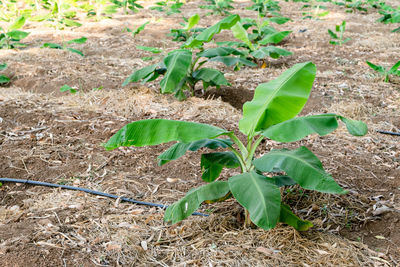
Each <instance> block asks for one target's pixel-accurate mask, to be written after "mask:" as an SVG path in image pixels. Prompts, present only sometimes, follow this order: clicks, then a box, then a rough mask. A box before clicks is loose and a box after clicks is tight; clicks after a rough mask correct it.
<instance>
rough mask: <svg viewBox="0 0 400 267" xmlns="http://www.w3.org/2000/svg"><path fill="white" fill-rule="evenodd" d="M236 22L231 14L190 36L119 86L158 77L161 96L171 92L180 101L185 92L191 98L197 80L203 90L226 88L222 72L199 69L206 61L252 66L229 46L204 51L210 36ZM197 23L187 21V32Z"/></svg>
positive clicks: (135, 72) (152, 79) (234, 16)
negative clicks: (158, 60)
mask: <svg viewBox="0 0 400 267" xmlns="http://www.w3.org/2000/svg"><path fill="white" fill-rule="evenodd" d="M239 20H240V17H239V16H238V15H232V16H229V17H226V18H224V19H222V20H221V21H219V22H218V23H216V24H215V25H213V26H211V27H209V28H207V29H205V30H203V31H202V32H201V33H200V34H198V35H196V36H191V37H190V38H189V39H188V40H187V41H186V43H185V44H183V45H182V48H180V49H176V50H173V51H171V52H169V53H168V54H167V56H166V57H164V58H163V60H162V61H161V62H160V63H157V64H154V65H151V66H147V67H144V68H142V69H139V70H136V71H134V72H133V73H132V74H131V75H130V76H129V77H128V78H127V79H126V80H125V82H124V83H123V86H125V85H128V84H129V83H131V82H138V81H142V83H146V82H150V81H154V80H155V79H157V78H158V77H159V76H160V75H162V76H164V77H163V79H162V80H161V81H160V91H161V93H162V94H171V93H174V94H175V96H176V97H177V98H178V99H179V100H183V99H185V98H186V94H185V91H188V92H189V93H190V94H191V95H194V90H195V86H196V84H197V83H198V82H199V81H202V83H203V90H207V89H208V87H210V86H215V87H217V88H219V87H220V86H222V85H230V84H229V82H228V81H227V80H226V78H225V77H224V74H223V73H222V72H220V71H219V70H216V69H213V68H207V67H203V65H204V64H206V63H207V62H209V61H217V62H222V63H224V64H225V65H227V66H238V65H239V64H243V65H249V66H256V64H254V63H253V62H251V61H249V60H247V59H245V58H243V56H244V53H243V52H241V51H239V50H237V49H234V48H230V47H225V48H222V47H217V48H209V49H205V48H204V43H208V42H210V41H211V40H212V38H213V37H214V35H215V34H217V33H219V32H221V31H222V30H225V29H230V28H231V27H232V26H233V25H235V24H236V23H237V22H238V21H239ZM197 22H198V20H197V19H196V18H194V19H193V20H191V22H190V23H189V24H188V26H187V27H188V29H190V28H192V27H193V26H194V25H196V23H197ZM196 51H198V52H196Z"/></svg>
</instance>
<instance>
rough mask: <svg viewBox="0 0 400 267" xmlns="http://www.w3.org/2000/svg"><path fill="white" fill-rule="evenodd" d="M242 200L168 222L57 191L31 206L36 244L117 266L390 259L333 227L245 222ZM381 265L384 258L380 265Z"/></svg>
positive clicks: (152, 212) (157, 214)
mask: <svg viewBox="0 0 400 267" xmlns="http://www.w3.org/2000/svg"><path fill="white" fill-rule="evenodd" d="M235 210H236V211H237V204H236V203H235V202H227V203H223V204H221V205H219V210H218V211H217V212H216V213H215V214H213V215H211V216H210V217H208V218H201V217H198V216H192V217H190V218H189V219H188V220H186V221H183V222H181V223H178V224H176V225H172V226H168V225H166V224H164V223H162V211H160V210H156V209H154V208H148V207H138V206H135V205H131V204H126V203H119V202H118V201H117V202H112V201H107V200H105V199H101V198H96V197H93V196H88V195H85V194H82V193H77V192H70V191H59V190H52V192H51V193H46V194H42V195H40V196H39V197H37V198H35V199H34V201H32V202H30V204H29V205H28V206H26V211H25V212H26V213H27V214H34V215H35V216H36V217H38V218H45V219H38V220H37V221H36V224H35V226H34V227H35V229H36V234H35V239H36V241H35V242H36V243H37V244H38V245H41V246H52V247H58V248H60V249H76V250H79V251H81V252H82V253H84V254H85V255H86V257H88V258H90V260H91V261H92V262H93V263H95V264H97V265H98V264H101V265H107V264H111V265H113V266H160V265H161V266H277V265H279V266H314V265H327V266H389V265H388V263H387V262H386V260H385V259H384V258H381V257H382V255H380V254H378V253H376V252H373V251H371V250H369V249H368V248H367V247H366V246H364V245H362V244H360V243H357V242H351V241H348V240H344V239H342V238H340V237H338V236H335V235H332V234H329V233H327V232H318V231H311V232H308V233H304V234H301V233H299V232H297V231H296V230H294V229H293V228H291V227H286V226H282V225H280V226H278V227H276V228H275V229H273V230H270V231H264V230H262V229H245V228H243V227H242V226H241V223H240V222H239V219H238V218H235V217H233V216H232V212H233V211H235ZM379 264H381V265H379Z"/></svg>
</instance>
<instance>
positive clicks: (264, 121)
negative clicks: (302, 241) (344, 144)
mask: <svg viewBox="0 0 400 267" xmlns="http://www.w3.org/2000/svg"><path fill="white" fill-rule="evenodd" d="M315 74H316V67H315V65H314V64H312V63H311V62H306V63H301V64H297V65H295V66H293V67H292V68H291V69H289V70H287V71H285V72H284V73H283V74H282V75H281V76H279V77H278V78H276V79H275V80H272V81H270V82H268V83H263V84H260V85H259V86H258V87H257V88H256V90H255V94H254V98H253V100H252V101H250V102H247V103H245V104H244V106H243V117H242V119H241V120H240V121H239V131H240V132H241V133H242V134H244V135H245V138H243V139H245V140H246V141H245V142H242V141H241V138H239V137H238V136H237V135H236V134H235V133H234V132H233V131H231V130H225V129H222V128H219V127H215V126H212V125H208V124H201V123H195V122H186V121H174V120H165V119H149V120H140V121H135V122H132V123H129V124H127V125H125V126H124V127H123V128H122V129H120V130H119V131H118V132H117V133H116V134H114V135H113V136H112V137H111V138H110V139H109V140H108V142H107V143H106V144H104V147H105V148H106V149H108V150H111V149H115V148H118V147H121V146H138V147H142V146H152V145H158V144H162V143H168V142H173V141H175V142H176V143H175V144H173V145H172V146H171V147H170V148H169V149H168V150H166V151H165V152H164V153H162V154H161V155H160V156H159V157H158V158H159V164H160V165H163V164H166V163H167V162H169V161H171V160H176V159H178V158H179V157H181V156H183V155H184V154H185V153H186V152H187V151H197V150H199V149H200V148H202V147H206V148H209V149H217V148H220V149H226V150H227V151H225V152H212V153H206V154H203V155H202V156H201V162H200V165H201V169H202V179H203V180H204V182H206V184H205V185H203V186H200V187H198V188H194V189H192V190H190V191H189V192H188V193H187V194H186V196H185V197H183V198H182V199H180V200H179V201H177V202H175V203H174V204H172V205H170V206H169V207H168V208H167V209H166V211H165V215H164V219H165V221H167V222H172V223H176V222H179V221H181V220H183V219H185V218H187V217H188V216H190V215H191V214H192V213H193V212H194V211H195V210H196V209H197V208H199V206H200V205H201V204H202V203H203V202H207V203H212V202H216V201H224V200H226V199H228V198H230V197H234V198H235V199H236V200H237V202H239V204H240V205H242V206H243V207H244V209H245V214H246V216H245V218H246V219H245V224H246V225H250V224H251V223H254V224H255V225H257V226H259V227H261V228H263V229H271V228H273V227H275V225H276V224H277V223H278V222H283V223H286V224H289V225H291V226H293V227H294V228H296V229H297V230H299V231H303V230H307V229H308V228H310V227H311V226H312V224H311V222H309V221H304V220H302V219H300V218H299V217H297V216H296V215H295V214H294V213H293V212H292V211H291V209H290V207H289V206H287V205H286V204H284V203H282V199H281V190H280V187H283V186H290V185H294V184H298V185H300V186H301V187H303V188H305V189H309V190H316V191H319V192H324V193H336V194H344V193H346V191H345V190H343V189H342V188H341V187H340V186H339V185H338V184H337V183H336V182H335V180H334V179H333V178H332V177H331V175H329V174H328V173H327V172H325V170H324V169H323V166H322V164H321V162H320V161H319V159H318V158H317V156H316V155H314V154H313V153H312V152H311V151H310V150H309V149H307V148H306V147H304V146H302V147H300V148H297V149H294V150H289V149H272V148H270V150H269V152H267V153H266V154H265V155H263V156H261V157H259V158H255V152H256V149H257V147H258V146H259V145H260V143H261V141H262V140H264V139H271V140H275V141H278V142H283V143H286V142H295V141H298V140H301V139H302V138H303V137H305V136H307V135H310V134H314V133H316V134H319V135H320V136H323V135H326V134H328V133H330V132H332V131H334V130H335V129H336V128H337V127H338V121H339V120H341V121H342V122H343V123H344V124H345V125H346V126H347V129H348V131H349V132H350V134H352V135H355V136H362V135H365V134H366V133H367V126H366V125H365V124H364V123H363V122H361V121H355V120H350V119H346V118H344V117H342V116H340V115H336V114H321V115H311V116H305V117H296V116H297V115H298V114H299V113H300V111H301V110H302V108H303V106H304V105H305V103H306V102H307V99H308V98H309V95H310V92H311V88H312V85H313V82H314V79H315ZM222 136H224V137H225V138H221V137H222ZM237 167H239V168H240V170H241V174H239V175H235V176H232V177H230V178H229V179H227V180H222V179H220V178H219V177H220V173H221V170H222V169H223V168H237ZM282 173H285V174H284V175H282Z"/></svg>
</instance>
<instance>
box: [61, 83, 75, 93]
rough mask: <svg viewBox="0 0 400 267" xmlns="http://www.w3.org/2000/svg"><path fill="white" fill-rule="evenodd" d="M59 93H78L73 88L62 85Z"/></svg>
mask: <svg viewBox="0 0 400 267" xmlns="http://www.w3.org/2000/svg"><path fill="white" fill-rule="evenodd" d="M60 92H70V93H71V94H76V92H78V91H77V90H76V89H75V88H72V87H71V86H69V85H67V84H64V85H63V86H61V88H60Z"/></svg>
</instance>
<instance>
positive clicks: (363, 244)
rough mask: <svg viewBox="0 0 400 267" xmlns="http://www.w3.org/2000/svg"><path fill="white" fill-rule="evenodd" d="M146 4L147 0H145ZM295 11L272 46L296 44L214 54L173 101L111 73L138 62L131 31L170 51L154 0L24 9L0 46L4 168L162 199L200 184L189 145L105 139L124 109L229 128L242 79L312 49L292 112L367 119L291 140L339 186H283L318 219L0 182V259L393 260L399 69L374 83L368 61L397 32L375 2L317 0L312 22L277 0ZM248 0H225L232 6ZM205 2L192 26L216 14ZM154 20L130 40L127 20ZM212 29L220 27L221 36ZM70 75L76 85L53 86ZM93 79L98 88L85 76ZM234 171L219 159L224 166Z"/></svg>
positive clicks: (164, 20)
mask: <svg viewBox="0 0 400 267" xmlns="http://www.w3.org/2000/svg"><path fill="white" fill-rule="evenodd" d="M147 4H148V3H147ZM280 4H281V7H282V10H281V13H282V15H284V16H287V17H289V18H291V19H292V21H290V22H288V23H286V24H284V25H280V26H277V28H278V29H281V30H292V31H293V32H292V33H291V34H290V35H289V37H288V38H287V40H286V41H285V42H284V43H283V47H284V48H286V49H287V50H289V51H292V52H293V53H294V54H293V55H292V56H289V57H285V58H282V59H278V60H271V61H270V62H268V63H269V64H268V65H269V67H268V68H265V69H261V68H242V69H241V70H240V71H238V72H234V71H233V70H232V69H230V68H227V67H224V66H221V65H217V67H218V68H219V69H221V70H223V71H224V72H225V73H227V74H226V77H227V79H228V80H229V82H230V83H231V84H232V87H230V88H222V89H221V90H219V91H217V90H211V91H209V92H207V93H206V95H205V96H204V97H203V98H202V97H192V98H190V99H188V100H187V101H184V102H179V101H177V100H176V99H174V98H173V97H172V96H169V95H160V94H158V83H156V82H155V83H150V84H146V86H142V85H138V84H132V85H130V86H127V87H122V86H121V84H122V82H123V81H124V79H125V78H126V77H127V76H128V75H129V74H130V73H131V72H132V70H133V69H135V68H139V67H142V66H145V65H147V64H150V63H149V62H145V61H143V60H142V59H141V57H143V56H149V54H147V53H146V52H144V51H141V50H138V49H136V46H137V45H143V46H157V47H162V48H165V49H166V50H171V49H173V48H176V46H177V45H176V43H174V42H172V41H170V39H168V38H166V37H165V35H166V34H167V33H168V32H169V29H170V28H172V27H179V25H178V24H179V22H181V16H182V15H181V14H174V15H171V16H168V17H167V16H165V15H164V14H162V13H159V12H157V11H149V10H145V11H141V12H139V13H137V14H133V15H121V14H116V15H114V16H113V19H112V20H102V21H100V22H92V21H83V26H82V27H79V28H75V29H72V30H71V29H69V30H64V31H61V32H56V31H55V30H52V29H50V28H45V27H43V25H41V24H37V23H32V22H29V23H28V24H27V25H26V28H25V29H24V30H26V31H29V32H31V34H30V35H29V36H28V38H26V39H25V40H26V41H25V42H26V43H27V44H28V47H27V48H25V49H21V50H0V62H7V64H8V65H9V67H8V69H7V70H6V71H5V74H6V75H8V76H9V77H11V78H12V80H11V83H10V84H8V85H6V86H4V87H0V177H1V178H20V179H31V180H37V181H45V182H50V183H61V184H67V185H74V186H79V187H84V188H90V189H94V190H98V191H102V192H107V193H112V194H116V195H119V196H124V197H130V198H133V199H137V200H142V201H148V202H154V203H162V204H171V203H173V202H174V201H176V200H178V199H179V198H180V197H182V196H183V195H184V194H185V193H186V192H187V191H188V190H189V189H190V188H192V187H194V186H198V185H200V184H202V182H201V172H200V168H199V159H200V156H199V155H200V153H188V154H187V155H185V156H184V157H183V158H181V159H180V160H178V161H176V162H171V163H168V164H166V165H164V166H162V167H159V166H157V160H156V158H157V156H158V155H159V154H160V153H161V152H162V151H163V150H164V149H166V148H167V147H168V146H166V145H160V146H154V147H147V148H120V149H116V150H113V151H105V150H104V149H103V147H102V146H101V144H102V143H104V142H106V141H107V140H108V138H110V137H111V136H112V134H113V133H115V132H116V131H117V130H118V129H120V128H121V127H122V126H123V125H125V124H126V123H128V122H131V121H134V120H139V119H148V118H168V119H176V120H190V121H196V122H204V123H209V124H213V125H216V126H219V127H223V128H225V129H228V130H236V129H237V122H238V120H239V119H240V116H241V106H242V104H243V103H244V102H245V101H248V100H250V99H251V98H252V95H253V92H254V88H255V87H256V86H257V85H258V84H259V83H262V82H267V81H269V80H271V79H273V78H275V77H277V76H278V75H279V74H280V73H282V72H283V71H284V70H286V69H287V68H289V67H290V66H292V65H294V64H295V63H299V62H305V61H312V62H313V63H315V64H316V65H317V69H318V72H317V78H316V81H315V83H314V87H313V92H312V96H311V98H310V100H309V102H308V103H307V105H306V107H305V109H304V111H303V112H302V114H303V115H305V114H318V113H324V112H334V113H338V114H341V115H343V116H346V117H349V118H353V119H359V120H363V121H365V122H366V123H367V124H368V127H369V133H368V134H367V135H366V136H364V137H353V136H350V135H349V134H348V133H347V132H346V130H345V129H344V128H343V126H342V127H341V128H340V129H338V130H337V131H335V132H334V133H333V134H330V135H328V136H325V137H318V136H310V137H308V138H306V139H304V140H303V141H299V142H296V143H293V144H285V145H282V144H278V143H275V142H271V141H266V142H264V143H263V145H262V146H261V148H260V149H259V151H258V152H257V153H258V155H261V154H263V153H265V152H266V151H268V150H269V149H271V147H274V148H279V147H297V146H299V145H305V146H307V147H308V148H310V149H311V150H312V151H313V152H314V153H315V154H316V155H318V156H319V157H320V159H321V161H322V162H323V164H324V167H325V168H326V170H327V171H328V172H330V173H331V174H332V175H333V177H334V178H335V179H336V181H338V183H339V184H340V185H342V186H343V187H344V188H346V189H347V190H349V191H350V193H349V194H347V195H344V196H335V195H328V194H320V193H315V192H308V191H300V190H298V188H294V189H293V190H292V192H291V193H290V194H287V195H285V196H284V198H285V201H286V202H287V203H291V206H292V207H293V209H294V211H295V212H296V214H298V215H299V216H300V217H301V218H303V219H308V220H311V221H312V223H313V224H314V227H313V228H312V229H311V230H309V231H308V232H304V233H299V232H297V231H295V230H294V229H293V228H291V227H288V226H284V225H279V226H278V227H276V228H275V229H273V230H270V231H264V230H260V229H248V228H243V214H242V213H243V210H242V209H241V208H240V206H239V205H238V204H237V203H236V202H235V201H227V202H224V203H218V204H213V205H203V206H202V207H201V209H200V210H199V211H200V212H204V213H208V214H210V216H209V217H200V216H192V217H190V218H188V219H187V220H185V221H183V222H181V223H178V224H176V225H168V224H166V223H164V222H163V219H162V217H163V210H162V209H159V208H151V207H148V206H138V205H133V204H130V203H122V202H120V201H118V200H117V201H115V200H112V199H107V198H104V197H96V196H93V195H88V194H85V193H82V192H75V191H66V190H59V189H51V188H47V187H38V186H28V185H24V184H10V183H4V184H3V186H1V187H0V204H1V207H0V266H322V265H325V266H399V265H400V197H399V195H400V137H398V136H391V135H383V134H380V133H377V132H376V131H377V130H386V131H393V132H400V113H399V110H400V83H399V81H396V80H394V81H393V82H392V83H384V82H383V81H382V79H381V78H380V77H377V76H376V74H375V73H373V72H372V70H371V69H370V68H369V67H368V66H367V65H366V64H365V61H366V60H369V61H371V62H373V63H377V64H384V65H386V66H389V65H390V66H391V65H393V64H394V63H395V62H397V61H398V60H400V58H399V54H400V35H399V34H394V33H390V30H392V29H393V26H392V25H384V24H380V23H376V22H375V21H376V20H377V19H378V18H379V16H380V15H379V14H377V13H376V12H375V11H371V12H369V13H368V14H361V13H358V12H356V13H346V12H345V11H344V9H343V8H341V7H338V6H335V5H332V4H330V3H326V6H327V7H328V9H329V11H330V13H329V14H328V15H327V16H326V17H324V18H323V19H321V20H303V19H302V12H301V10H300V8H301V6H302V3H292V2H284V1H281V3H280ZM247 6H250V2H244V1H240V2H236V1H235V7H236V9H235V13H238V14H240V15H241V16H242V17H255V16H256V13H255V12H252V11H248V10H245V9H244V8H245V7H247ZM182 11H183V14H185V16H190V15H193V14H195V13H199V14H205V13H206V12H207V11H205V10H202V9H199V8H198V3H196V2H189V3H187V4H185V5H184V7H183V8H182ZM220 19H221V17H218V16H207V19H202V20H200V25H202V26H209V25H212V24H213V23H215V22H217V21H218V20H220ZM147 20H150V21H151V23H150V24H149V25H148V26H147V27H146V29H145V30H144V31H143V32H142V33H141V34H139V35H138V36H137V37H136V38H134V39H133V38H132V37H131V35H130V34H129V33H126V32H124V31H123V29H124V28H125V27H127V26H128V27H130V28H132V27H137V26H138V25H140V24H142V23H144V22H145V21H147ZM342 20H346V22H347V29H346V32H345V36H347V37H350V38H352V40H351V41H350V42H348V43H346V44H345V45H343V46H341V47H339V46H332V45H330V44H329V35H328V33H327V29H333V28H334V27H335V25H338V24H340V23H341V22H342ZM82 36H86V37H87V38H88V41H87V43H85V44H81V45H75V46H74V47H75V48H78V49H80V50H82V51H83V53H84V54H85V57H80V56H79V55H76V54H73V53H69V52H67V51H63V50H54V49H42V48H40V46H41V45H42V44H43V43H44V42H50V41H51V42H61V41H62V39H65V40H69V39H72V38H79V37H82ZM232 38H233V37H232V36H231V35H230V33H229V32H222V33H221V34H220V35H218V36H217V39H218V40H231V39H232ZM64 84H68V85H70V86H73V87H76V88H77V90H78V93H77V94H74V95H72V94H69V93H61V92H60V91H59V88H60V87H61V86H62V85H64ZM100 86H102V87H103V89H101V90H93V88H98V87H100ZM238 173H239V170H233V171H230V172H229V173H228V171H224V172H223V177H226V178H228V177H229V176H230V175H234V174H238Z"/></svg>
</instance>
